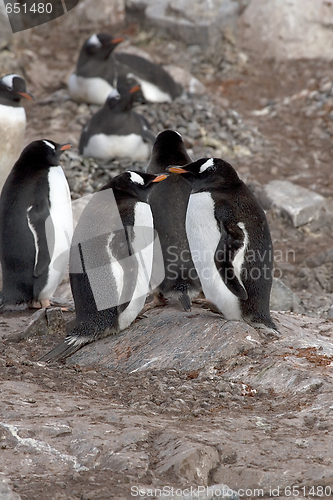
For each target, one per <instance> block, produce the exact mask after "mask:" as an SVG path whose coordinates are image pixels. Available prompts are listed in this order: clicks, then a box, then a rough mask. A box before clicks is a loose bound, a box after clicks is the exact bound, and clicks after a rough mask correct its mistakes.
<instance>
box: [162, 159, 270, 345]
mask: <svg viewBox="0 0 333 500" xmlns="http://www.w3.org/2000/svg"><path fill="white" fill-rule="evenodd" d="M169 171H170V172H173V173H177V174H182V177H183V178H184V179H186V180H187V181H188V182H189V184H190V185H191V187H192V194H191V196H190V199H189V203H188V208H187V215H186V234H187V237H188V241H189V245H190V249H191V253H192V257H193V260H194V262H195V266H196V268H197V271H198V275H199V277H200V281H201V284H202V288H203V292H204V294H205V297H206V299H207V300H209V301H211V302H212V303H213V304H214V305H215V306H217V308H218V309H219V310H220V311H221V312H222V313H223V315H224V317H225V318H226V319H229V320H241V319H242V320H244V321H246V322H248V323H249V324H251V325H252V326H254V327H256V328H259V329H260V331H262V333H263V334H264V335H265V336H267V337H275V338H276V337H278V336H279V333H278V331H277V328H276V325H275V324H274V322H273V320H272V318H271V315H270V310H269V300H270V292H271V286H272V277H273V251H272V240H271V236H270V231H269V227H268V223H267V219H266V216H265V213H264V211H263V209H262V208H261V206H260V205H259V203H258V201H257V200H256V198H255V196H254V195H253V193H252V192H251V191H250V189H249V188H248V187H247V186H246V185H245V184H244V182H243V181H242V180H241V179H240V178H239V177H238V175H237V173H236V171H235V170H234V168H233V167H232V166H231V165H230V164H229V163H227V162H225V161H223V160H221V159H219V158H209V159H208V158H203V159H200V160H198V161H195V162H193V163H190V164H189V165H185V166H182V167H171V168H170V169H169Z"/></svg>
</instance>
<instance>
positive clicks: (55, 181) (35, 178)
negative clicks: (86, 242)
mask: <svg viewBox="0 0 333 500" xmlns="http://www.w3.org/2000/svg"><path fill="white" fill-rule="evenodd" d="M69 148H70V145H69V144H65V145H60V144H57V143H55V142H53V141H49V140H41V141H34V142H32V143H30V144H29V145H28V146H27V147H26V148H25V149H24V150H23V151H22V153H21V156H20V157H19V159H18V160H17V162H16V163H15V165H14V167H13V169H12V171H11V172H10V174H9V176H8V178H7V180H6V182H5V185H4V187H3V190H2V193H1V197H0V261H1V265H2V275H3V290H2V292H1V293H0V309H15V308H19V309H22V308H27V307H29V306H33V307H37V304H36V303H37V302H40V303H41V305H42V307H46V306H48V305H49V299H50V297H51V296H52V295H53V293H54V291H55V289H56V288H57V286H58V285H59V284H60V282H61V281H62V279H63V277H64V275H65V273H66V271H67V264H68V256H69V248H70V242H71V239H72V235H73V219H72V208H71V198H70V191H69V187H68V183H67V180H66V177H65V174H64V172H63V170H62V168H61V166H59V157H60V155H61V153H62V152H63V151H65V150H66V149H69Z"/></svg>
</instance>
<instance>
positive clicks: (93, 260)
mask: <svg viewBox="0 0 333 500" xmlns="http://www.w3.org/2000/svg"><path fill="white" fill-rule="evenodd" d="M166 177H167V176H166V175H160V176H155V175H150V174H145V173H140V172H134V171H128V172H124V173H122V174H120V175H117V176H116V177H114V178H113V179H112V180H111V181H110V182H109V183H108V184H106V185H105V186H104V187H103V188H102V189H101V191H99V192H98V193H95V194H94V196H93V197H92V199H91V200H90V202H89V203H88V205H87V206H86V208H85V209H84V211H83V212H82V215H81V217H80V219H79V222H78V225H77V227H76V229H75V233H74V237H73V242H72V247H71V252H70V265H69V272H70V283H71V288H72V293H73V298H74V302H75V310H76V321H75V327H74V328H73V330H72V331H71V332H70V333H69V334H68V335H67V336H66V338H65V340H64V341H63V342H62V343H61V344H60V345H59V346H57V347H55V348H54V349H53V350H52V351H50V352H49V353H47V354H45V355H44V356H43V357H42V358H41V361H50V360H59V359H63V358H66V357H68V356H70V355H71V354H73V353H74V352H76V351H77V350H78V349H80V348H81V347H82V346H84V345H86V344H89V343H91V342H94V341H95V340H98V339H101V338H103V337H106V336H108V335H112V334H115V333H117V332H119V331H121V330H123V329H124V328H126V327H128V326H129V325H130V324H131V323H132V322H133V321H134V320H135V318H136V317H137V316H138V314H139V313H140V311H141V310H142V308H143V306H144V303H145V299H146V295H147V293H148V291H149V283H150V280H151V275H152V262H153V246H154V238H155V233H154V227H153V217H152V213H151V210H150V207H149V205H148V202H147V198H148V193H149V191H150V190H151V189H152V187H153V186H154V185H155V183H156V182H160V181H162V180H164V179H165V178H166Z"/></svg>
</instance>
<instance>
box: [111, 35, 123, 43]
mask: <svg viewBox="0 0 333 500" xmlns="http://www.w3.org/2000/svg"><path fill="white" fill-rule="evenodd" d="M124 40H125V38H123V37H122V36H118V37H116V38H112V40H111V43H112V45H116V44H118V43H120V42H123V41H124Z"/></svg>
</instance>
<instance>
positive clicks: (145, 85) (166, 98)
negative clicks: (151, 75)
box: [128, 74, 172, 102]
mask: <svg viewBox="0 0 333 500" xmlns="http://www.w3.org/2000/svg"><path fill="white" fill-rule="evenodd" d="M128 76H129V77H132V78H134V79H135V80H137V81H138V83H139V84H140V87H141V91H142V93H143V95H144V97H145V98H146V99H147V101H149V102H171V101H172V99H171V96H170V95H169V94H167V93H166V92H163V90H161V89H159V88H158V87H156V85H154V84H153V83H151V82H147V81H146V80H143V79H142V78H139V77H138V76H137V75H132V74H129V75H128Z"/></svg>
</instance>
